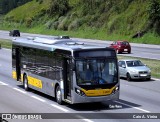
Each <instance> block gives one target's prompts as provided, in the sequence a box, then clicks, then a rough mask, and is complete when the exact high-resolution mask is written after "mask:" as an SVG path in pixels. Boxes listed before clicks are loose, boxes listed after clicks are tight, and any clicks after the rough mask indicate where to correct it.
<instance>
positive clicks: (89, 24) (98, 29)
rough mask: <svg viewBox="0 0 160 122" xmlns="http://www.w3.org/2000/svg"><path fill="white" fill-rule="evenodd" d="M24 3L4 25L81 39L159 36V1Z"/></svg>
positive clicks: (48, 0) (50, 0) (42, 0)
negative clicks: (89, 36)
mask: <svg viewBox="0 0 160 122" xmlns="http://www.w3.org/2000/svg"><path fill="white" fill-rule="evenodd" d="M3 1H5V0H3ZM9 1H11V0H9ZM12 1H18V0H12ZM19 1H20V0H19ZM21 1H22V0H21ZM23 1H25V2H27V3H26V4H24V5H21V6H19V7H17V8H15V9H13V10H11V11H10V12H9V13H7V14H6V15H5V22H4V24H5V26H6V25H7V22H8V23H9V25H12V26H14V27H16V28H18V27H20V26H21V27H22V26H23V27H26V28H28V29H31V28H32V30H33V28H35V29H36V28H39V29H42V30H45V29H47V30H52V32H53V30H56V31H65V32H81V35H80V36H82V35H83V34H86V33H89V34H93V35H95V36H96V35H100V36H105V38H106V37H107V36H108V37H109V36H111V35H121V36H123V37H125V36H126V37H127V38H132V37H133V36H134V35H135V37H137V36H136V34H137V32H138V33H139V35H138V37H141V36H145V35H146V34H151V33H152V34H153V35H154V36H156V37H157V36H158V37H159V35H160V0H31V1H30V2H28V0H23ZM11 23H12V24H11ZM9 25H8V26H9ZM102 33H103V34H102ZM97 38H99V37H98V36H97ZM144 43H145V42H144ZM159 43H160V42H158V44H159Z"/></svg>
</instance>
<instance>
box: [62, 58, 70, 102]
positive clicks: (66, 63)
mask: <svg viewBox="0 0 160 122" xmlns="http://www.w3.org/2000/svg"><path fill="white" fill-rule="evenodd" d="M63 82H64V99H68V100H70V99H71V63H70V59H68V58H65V59H64V62H63Z"/></svg>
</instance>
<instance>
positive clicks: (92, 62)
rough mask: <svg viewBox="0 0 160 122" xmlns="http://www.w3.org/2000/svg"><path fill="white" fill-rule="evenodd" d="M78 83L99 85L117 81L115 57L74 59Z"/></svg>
mask: <svg viewBox="0 0 160 122" xmlns="http://www.w3.org/2000/svg"><path fill="white" fill-rule="evenodd" d="M76 76H77V84H78V85H99V84H111V83H115V82H118V71H117V63H116V60H115V59H87V60H83V59H80V60H77V61H76Z"/></svg>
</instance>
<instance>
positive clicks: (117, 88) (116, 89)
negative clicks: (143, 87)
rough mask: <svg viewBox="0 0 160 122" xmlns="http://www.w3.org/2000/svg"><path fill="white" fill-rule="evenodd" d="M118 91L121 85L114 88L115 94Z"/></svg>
mask: <svg viewBox="0 0 160 122" xmlns="http://www.w3.org/2000/svg"><path fill="white" fill-rule="evenodd" d="M117 91H119V86H117V87H116V88H115V89H113V91H112V94H115V93H116V92H117Z"/></svg>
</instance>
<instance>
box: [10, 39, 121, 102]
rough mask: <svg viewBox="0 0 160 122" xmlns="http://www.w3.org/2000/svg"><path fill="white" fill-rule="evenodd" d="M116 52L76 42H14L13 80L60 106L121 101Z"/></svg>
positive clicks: (40, 40)
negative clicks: (48, 97)
mask: <svg viewBox="0 0 160 122" xmlns="http://www.w3.org/2000/svg"><path fill="white" fill-rule="evenodd" d="M118 72H119V71H118V64H117V56H116V52H115V50H114V49H112V48H109V47H106V46H97V45H95V44H94V45H93V44H89V43H82V42H80V41H78V40H73V39H55V38H42V37H41V38H40V37H34V38H16V39H13V40H12V77H13V78H14V79H15V80H16V81H17V82H19V83H21V84H22V85H23V87H24V89H25V90H26V91H27V90H29V89H34V90H37V91H39V92H42V93H44V94H47V95H50V96H53V97H55V99H56V101H57V103H59V104H62V103H63V102H67V103H70V104H75V103H87V102H103V101H109V100H118V99H119V87H120V84H119V73H118Z"/></svg>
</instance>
